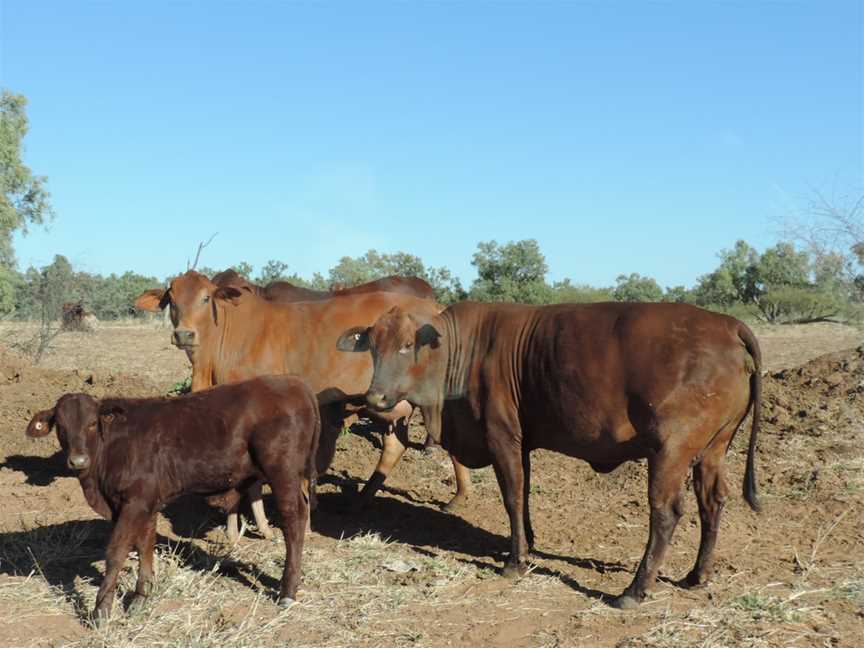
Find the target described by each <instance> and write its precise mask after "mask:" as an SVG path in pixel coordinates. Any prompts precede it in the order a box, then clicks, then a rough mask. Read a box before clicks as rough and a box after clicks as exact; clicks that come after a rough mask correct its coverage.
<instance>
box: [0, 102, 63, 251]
mask: <svg viewBox="0 0 864 648" xmlns="http://www.w3.org/2000/svg"><path fill="white" fill-rule="evenodd" d="M26 107H27V99H26V98H25V97H24V95H19V94H14V93H13V92H10V91H9V90H7V89H3V90H2V91H0V264H2V265H4V266H6V267H7V268H12V267H13V266H14V263H15V254H14V251H13V250H12V234H13V232H15V231H17V230H21V231H22V232H25V233H26V232H27V226H28V225H30V224H34V225H38V224H41V223H44V222H45V221H46V220H49V219H50V218H52V217H53V215H54V212H53V210H52V208H51V203H50V194H49V193H48V190H47V189H46V188H45V185H46V182H47V180H46V178H44V177H42V176H35V175H33V172H32V171H31V170H30V168H29V167H28V166H27V165H25V164H24V162H23V161H22V153H23V145H22V142H23V140H24V137H25V135H27V130H28V122H27V113H26Z"/></svg>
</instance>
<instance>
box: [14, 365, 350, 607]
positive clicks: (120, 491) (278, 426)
mask: <svg viewBox="0 0 864 648" xmlns="http://www.w3.org/2000/svg"><path fill="white" fill-rule="evenodd" d="M327 409H328V408H327V407H326V406H325V407H324V408H322V409H321V411H325V412H326V411H327ZM320 416H321V414H320V411H319V403H318V399H317V397H316V396H315V394H313V393H312V391H311V390H310V389H309V387H308V386H306V384H304V383H303V381H301V380H300V379H298V378H296V377H294V376H266V377H262V378H256V379H254V380H249V381H245V382H238V383H233V384H230V385H223V386H219V387H215V388H213V389H209V390H206V391H202V392H198V393H193V394H187V395H185V396H181V397H178V398H148V399H124V398H107V399H103V400H101V401H100V400H96V399H95V398H93V397H92V396H90V395H88V394H66V395H65V396H62V397H61V398H60V399H59V400H58V401H57V403H56V404H55V405H54V407H52V408H51V409H48V410H43V411H41V412H38V413H37V414H36V415H34V416H33V418H32V420H31V421H30V423H29V425H28V426H27V435H28V436H31V437H41V436H45V435H47V434H49V433H50V432H51V430H52V429H55V430H56V433H57V439H58V441H59V442H60V445H61V447H62V448H63V451H64V452H65V454H66V461H67V464H68V466H69V467H70V468H71V469H72V470H74V471H75V472H76V473H77V475H78V481H79V482H80V484H81V489H82V490H83V492H84V497H85V498H86V499H87V502H88V503H89V504H90V506H91V507H92V508H93V510H95V511H96V512H97V513H99V514H100V515H102V516H103V517H105V518H107V519H109V520H113V521H114V528H113V530H112V532H111V538H110V540H109V542H108V548H107V551H106V563H105V578H104V579H103V580H102V584H101V586H100V587H99V592H98V594H97V595H96V607H95V610H94V614H95V615H96V616H97V618H99V619H101V618H104V617H106V616H108V615H109V614H110V612H111V606H112V603H113V600H114V592H115V589H116V585H117V577H118V575H119V573H120V570H121V569H122V567H123V563H124V562H125V561H126V557H127V555H128V554H129V551H130V550H131V549H132V548H133V547H134V548H136V549H137V550H138V555H139V559H140V565H139V569H138V582H137V584H136V586H135V598H136V601H140V600H142V599H144V598H145V597H147V596H148V595H149V593H150V591H151V589H152V583H153V578H154V571H153V549H154V545H155V542H156V515H157V513H158V512H159V511H160V510H162V508H163V507H164V506H165V505H166V504H168V503H169V502H170V501H172V500H173V499H175V498H177V497H179V496H181V495H184V494H190V493H196V494H200V495H205V496H214V495H218V496H221V497H224V498H225V499H226V500H227V501H229V502H231V501H233V502H236V501H237V499H238V498H239V497H240V496H241V494H243V493H244V492H245V491H246V490H247V489H248V488H249V487H250V486H251V485H253V484H256V483H259V482H260V481H261V480H266V481H267V482H269V483H270V485H271V487H272V490H273V496H274V499H275V500H276V506H277V508H278V510H279V513H280V515H281V517H282V533H283V536H284V539H285V566H284V569H283V573H282V583H281V587H280V592H279V602H280V604H282V605H290V604H291V603H292V602H293V600H294V598H296V595H297V587H298V585H299V582H300V557H301V555H302V552H303V540H304V535H305V530H306V526H307V522H308V516H309V499H310V496H311V494H312V493H313V492H314V482H315V478H316V476H317V474H318V473H319V472H322V471H323V470H324V469H326V464H327V463H329V459H330V456H329V455H330V454H331V451H332V445H333V441H332V440H331V441H329V442H328V443H324V444H321V446H322V447H321V452H319V438H320V433H321V418H320Z"/></svg>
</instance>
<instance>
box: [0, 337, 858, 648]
mask: <svg viewBox="0 0 864 648" xmlns="http://www.w3.org/2000/svg"><path fill="white" fill-rule="evenodd" d="M26 334H27V331H22V330H20V329H16V328H13V327H12V326H11V325H9V324H5V325H3V327H2V328H0V461H2V463H0V490H2V493H3V496H4V498H3V505H2V506H0V645H3V646H5V645H8V646H23V645H75V646H132V645H141V646H149V645H160V646H162V645H164V646H186V645H191V644H194V645H201V646H207V645H219V646H253V645H255V646H257V645H283V644H286V643H288V644H290V645H292V646H379V645H382V644H385V643H386V644H389V645H395V646H403V645H415V646H448V645H449V646H468V645H477V644H485V645H488V646H494V647H496V648H497V647H502V648H503V647H510V646H621V647H637V646H691V645H692V646H696V645H698V646H731V645H742V646H858V645H860V644H861V637H862V636H864V428H862V420H864V419H862V414H864V348H862V347H861V344H862V341H864V335H862V334H861V332H860V331H857V330H855V329H851V328H848V327H843V326H840V325H834V324H815V325H808V326H795V327H770V328H767V327H766V328H762V329H757V334H758V336H759V338H760V342H761V344H762V349H763V355H764V358H765V370H766V373H765V377H764V393H765V406H764V410H763V419H764V425H763V428H762V434H761V437H760V442H759V452H758V457H757V476H758V480H759V484H760V488H761V500H762V505H763V512H762V513H761V514H756V513H753V512H752V511H750V509H749V508H748V507H747V506H746V504H745V503H744V501H743V500H742V498H741V496H740V491H741V482H742V475H743V468H744V456H745V451H746V440H747V437H748V434H745V433H743V432H742V434H740V435H739V436H738V438H737V439H736V440H735V442H734V443H733V447H732V449H731V450H730V453H729V456H728V461H727V466H728V480H729V487H730V489H729V490H730V497H729V501H728V504H727V507H726V510H725V513H724V517H723V521H722V526H721V530H720V536H719V541H718V547H717V552H716V553H717V567H716V574H715V576H714V579H713V580H712V582H711V583H710V584H708V585H707V586H706V587H704V588H701V589H697V590H685V589H682V588H680V587H678V586H677V585H676V582H675V581H676V580H677V579H678V578H680V577H682V576H683V575H684V574H686V573H687V571H688V570H689V569H690V567H691V566H692V563H693V561H694V560H695V554H696V549H697V547H698V542H699V524H698V515H697V511H696V506H695V502H694V501H693V498H692V497H690V498H688V506H687V511H686V513H685V515H684V517H683V518H682V520H681V523H680V525H679V527H678V530H677V532H676V534H675V538H674V541H673V545H672V546H671V548H670V550H669V553H668V556H667V560H666V563H665V565H664V567H663V569H662V571H661V574H662V578H661V581H660V582H659V583H658V585H657V587H656V589H655V590H654V592H653V593H652V595H651V596H650V597H649V599H648V600H647V601H646V603H644V604H643V605H642V606H641V607H640V608H639V609H638V610H636V611H629V612H621V611H617V610H613V609H611V608H609V607H608V606H607V605H606V604H605V603H604V601H603V597H604V595H606V594H617V593H619V592H620V591H621V590H622V589H623V588H624V587H625V586H626V585H627V584H628V583H629V582H630V580H631V578H632V575H633V570H634V569H635V567H636V565H637V563H638V561H639V559H640V558H641V554H642V551H643V549H644V545H645V541H646V538H647V532H648V530H647V522H648V512H647V498H646V471H645V465H644V462H640V463H632V464H627V465H624V466H622V467H621V468H619V469H618V470H616V471H615V472H613V473H611V474H608V475H601V474H597V473H594V472H593V471H592V470H591V469H590V467H589V466H588V465H587V464H584V463H583V462H580V461H577V460H573V459H569V458H567V457H563V456H561V455H555V454H552V453H549V452H543V451H538V452H536V453H534V455H533V462H532V486H531V506H532V516H533V522H534V528H535V532H536V534H537V542H536V545H537V546H536V550H535V551H534V552H533V554H532V560H533V571H532V572H531V573H530V574H529V575H528V576H527V577H525V578H522V579H520V580H518V581H510V580H506V579H503V578H502V577H501V576H500V575H499V574H500V567H501V564H502V562H501V561H502V558H503V556H504V555H505V552H506V551H507V549H508V524H507V519H506V515H505V513H504V508H503V506H502V505H501V501H500V496H499V494H498V487H497V484H496V481H495V477H494V474H493V473H492V471H491V469H490V468H486V469H482V470H477V471H472V481H473V483H474V487H475V493H474V495H473V496H472V498H471V500H470V501H469V504H468V506H467V507H466V508H464V509H463V510H460V511H459V512H458V513H457V514H447V513H444V512H442V511H441V510H440V505H441V504H442V503H443V502H445V501H447V499H448V498H449V496H450V495H451V493H452V490H453V486H452V469H451V468H450V467H449V466H450V464H449V460H448V459H447V457H446V455H445V454H444V453H443V452H441V451H433V452H431V453H424V452H422V451H421V450H420V449H419V447H418V448H414V449H411V450H409V452H408V453H407V454H406V457H405V459H404V461H403V462H402V463H401V464H400V465H399V466H398V467H397V469H396V470H395V473H394V474H393V475H392V476H391V478H390V479H389V480H388V485H387V488H386V490H385V491H384V492H382V493H381V494H380V495H379V496H378V498H377V500H376V502H375V503H374V505H373V506H372V507H371V508H370V509H369V510H367V511H365V512H363V513H357V514H352V513H346V512H344V510H343V508H342V503H343V501H344V500H343V498H342V496H341V495H340V491H339V488H338V487H337V486H336V485H334V484H332V483H325V484H324V485H322V487H321V489H320V493H321V497H320V501H321V505H320V509H319V510H318V511H316V513H314V514H313V522H312V527H313V531H312V533H311V534H309V536H308V537H307V541H306V547H305V549H304V559H303V585H302V586H301V592H300V601H299V603H298V604H297V605H295V606H294V607H292V608H291V609H289V610H287V611H283V610H280V609H279V608H278V607H277V606H276V605H275V603H274V601H275V592H276V588H277V587H278V578H279V575H280V573H281V568H282V560H283V557H284V550H283V549H282V548H281V545H280V544H279V543H271V542H267V541H265V540H262V539H259V538H258V537H257V536H256V534H255V533H254V531H250V532H247V535H246V537H245V538H244V539H243V540H242V541H241V542H240V544H239V545H238V546H236V547H233V548H232V547H229V546H228V545H227V544H226V542H225V537H224V533H223V531H222V523H223V521H224V520H223V518H222V516H221V515H220V514H219V513H218V512H217V511H215V510H212V509H210V508H209V507H208V506H207V505H206V504H205V503H203V502H201V501H198V500H193V499H184V500H181V501H179V502H177V503H176V504H174V505H172V506H170V507H169V508H168V509H166V511H165V512H164V515H163V516H161V517H160V521H159V526H158V532H159V544H158V548H157V552H158V557H157V579H158V583H157V586H156V591H155V592H154V595H153V596H152V597H151V598H150V600H149V601H148V602H147V603H146V604H145V605H144V606H143V607H142V608H140V609H136V610H134V611H130V612H128V613H126V612H124V610H123V604H125V603H128V598H129V597H128V595H127V593H128V591H129V589H131V588H132V587H133V586H134V577H135V574H136V573H137V561H136V560H135V559H134V558H132V559H130V560H129V562H128V564H127V568H126V570H125V571H124V576H123V578H122V582H121V593H122V594H123V604H121V602H120V601H118V602H117V603H116V604H115V610H114V616H113V617H112V619H111V621H110V622H109V623H108V624H106V626H104V627H101V628H99V629H93V628H92V627H91V626H90V625H89V624H88V622H87V621H86V613H87V611H88V610H89V609H90V608H92V605H93V602H94V599H95V593H96V588H97V586H98V583H99V581H100V578H101V576H100V574H101V572H102V570H103V569H104V560H103V551H104V546H105V542H106V539H107V535H108V533H109V530H110V525H109V523H107V522H105V521H103V520H101V519H99V518H97V516H96V515H95V514H94V513H93V512H92V511H91V510H90V508H89V507H88V506H87V504H86V502H85V501H84V498H83V495H82V494H81V490H80V487H79V485H78V482H77V480H76V479H75V478H74V477H73V476H72V475H71V474H70V473H69V472H68V471H67V470H66V468H65V467H64V460H63V457H62V456H61V455H60V453H59V452H58V447H57V442H56V439H55V437H54V436H53V435H52V436H50V437H46V438H45V439H40V440H29V439H26V438H25V437H24V428H25V426H26V423H27V421H28V420H29V418H30V416H31V415H32V414H33V413H34V412H35V411H36V410H38V409H41V408H44V407H48V406H50V405H53V403H54V401H55V400H56V398H57V397H58V396H60V395H61V394H63V393H65V392H69V391H85V392H88V393H92V394H95V395H97V396H102V395H106V394H124V395H130V396H141V395H156V394H164V393H165V392H166V391H167V390H168V389H169V388H170V387H171V386H172V385H173V384H174V383H176V382H177V381H179V380H182V379H183V378H185V377H186V376H187V375H188V373H189V365H188V362H187V361H186V359H185V356H184V355H183V354H182V353H180V352H178V351H177V350H176V349H175V348H173V347H171V345H170V344H169V334H168V332H167V331H166V330H164V329H161V330H160V329H158V328H154V327H134V326H119V327H109V326H101V327H100V329H99V330H98V331H97V332H95V333H90V334H88V333H67V334H64V335H61V336H60V337H59V338H57V340H56V344H55V347H54V349H53V350H52V351H51V352H50V353H49V354H48V355H47V356H46V357H45V359H44V360H43V362H42V364H41V365H40V366H39V367H33V366H32V365H31V364H29V363H28V362H26V361H24V360H22V359H21V357H20V356H17V355H15V354H14V353H13V352H10V351H6V352H4V351H3V343H4V342H6V343H7V344H8V342H9V341H10V340H13V341H14V340H15V339H17V338H20V337H21V336H24V335H26ZM745 428H746V429H747V430H749V422H748V423H745ZM423 436H424V433H423V430H422V427H421V425H420V423H419V422H416V423H414V424H413V425H412V439H414V440H415V441H417V442H419V441H421V440H422V439H423ZM379 439H380V437H379V436H378V434H377V433H374V432H371V431H370V430H369V427H368V426H364V425H358V426H355V428H354V429H353V430H352V433H347V434H344V435H342V437H340V440H339V446H338V451H337V455H336V460H335V462H334V465H333V467H332V468H331V474H332V475H333V476H335V477H336V478H338V479H339V480H349V481H354V482H358V483H359V482H362V481H363V480H365V478H366V477H368V475H369V473H370V472H371V470H372V467H373V466H374V464H375V461H376V459H377V454H378V449H377V448H378V447H379V443H380V441H379ZM265 503H267V504H268V505H270V504H272V503H271V502H270V501H269V500H268V499H266V498H265ZM269 512H270V513H271V514H272V515H271V517H275V513H274V512H273V510H272V507H271V508H270V509H269Z"/></svg>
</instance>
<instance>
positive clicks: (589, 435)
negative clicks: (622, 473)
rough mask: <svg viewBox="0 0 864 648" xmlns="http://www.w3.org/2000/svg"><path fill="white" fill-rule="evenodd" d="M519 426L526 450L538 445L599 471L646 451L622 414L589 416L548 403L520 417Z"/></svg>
mask: <svg viewBox="0 0 864 648" xmlns="http://www.w3.org/2000/svg"><path fill="white" fill-rule="evenodd" d="M598 419H599V420H598ZM522 427H523V430H522V432H523V443H524V445H525V446H526V447H527V448H528V449H529V450H534V449H538V448H542V449H544V450H551V451H552V452H560V453H561V454H564V455H567V456H569V457H575V458H577V459H583V460H585V461H587V462H588V463H590V464H592V466H596V467H595V469H596V470H598V471H600V472H608V471H609V470H612V469H614V468H615V467H616V466H617V465H619V464H621V463H623V462H625V461H631V460H633V459H639V458H641V457H644V456H646V454H647V453H648V452H649V451H650V449H649V448H647V447H646V445H645V439H640V438H639V437H638V435H637V433H636V430H635V429H634V427H633V425H632V424H631V422H630V421H629V419H628V418H627V417H625V416H615V415H611V416H606V417H603V418H600V417H598V418H589V417H586V416H584V415H583V414H582V413H581V412H580V411H574V410H572V409H571V410H570V411H567V408H559V407H554V406H550V407H547V408H544V409H542V410H540V411H539V412H536V411H535V412H534V413H532V414H531V415H530V416H527V417H523V421H522Z"/></svg>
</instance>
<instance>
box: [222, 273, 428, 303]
mask: <svg viewBox="0 0 864 648" xmlns="http://www.w3.org/2000/svg"><path fill="white" fill-rule="evenodd" d="M211 281H212V282H213V283H214V284H215V285H216V286H219V287H220V288H221V287H231V288H238V289H245V290H247V291H249V292H251V293H254V294H256V295H258V296H259V297H263V298H264V299H269V300H270V301H275V302H297V301H324V300H327V299H330V298H332V297H336V296H339V297H344V296H351V295H360V294H364V293H370V292H395V293H401V294H403V295H414V296H415V297H420V298H423V299H433V300H434V299H435V291H434V290H432V286H430V285H429V284H428V283H427V282H426V281H424V280H423V279H420V278H419V277H400V276H396V275H393V276H389V277H384V278H382V279H375V280H374V281H369V282H367V283H364V284H360V285H358V286H354V287H352V288H339V289H335V288H334V289H331V290H330V291H324V290H313V289H311V288H304V287H302V286H295V285H294V284H292V283H289V282H287V281H271V282H270V283H268V284H267V285H266V286H259V285H257V284H254V283H252V282H251V281H249V280H247V279H245V278H244V277H243V276H242V275H241V274H239V273H238V272H237V271H236V270H234V269H233V268H229V269H228V270H223V271H222V272H219V273H218V274H215V275H213V278H212V279H211Z"/></svg>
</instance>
